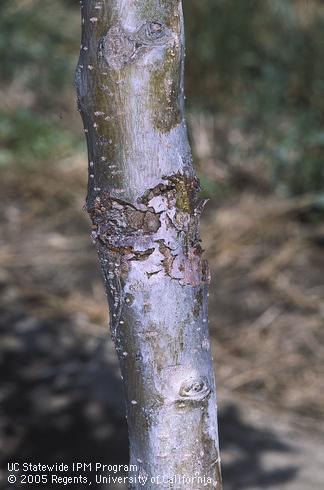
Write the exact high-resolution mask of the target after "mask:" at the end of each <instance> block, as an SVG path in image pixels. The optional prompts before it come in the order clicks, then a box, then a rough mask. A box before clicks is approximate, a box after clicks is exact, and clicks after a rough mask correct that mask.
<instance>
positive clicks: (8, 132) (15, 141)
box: [0, 109, 75, 165]
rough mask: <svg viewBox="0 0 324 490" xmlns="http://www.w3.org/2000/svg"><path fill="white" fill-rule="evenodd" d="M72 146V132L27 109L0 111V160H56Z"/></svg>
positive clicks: (34, 162) (32, 162)
mask: <svg viewBox="0 0 324 490" xmlns="http://www.w3.org/2000/svg"><path fill="white" fill-rule="evenodd" d="M73 146H75V141H74V140H73V137H72V134H71V133H70V132H68V131H64V130H63V129H62V128H60V127H58V125H57V123H56V124H55V122H54V121H50V120H49V119H48V118H44V117H42V116H39V115H37V114H35V113H33V112H32V111H31V110H29V109H20V110H18V111H16V112H0V147H1V148H3V149H2V150H1V149H0V164H1V165H5V164H10V163H12V162H13V161H15V162H18V163H20V164H21V165H35V164H39V162H42V161H48V160H54V159H55V160H57V159H59V158H60V157H62V156H63V155H66V154H68V153H70V152H71V148H72V147H73Z"/></svg>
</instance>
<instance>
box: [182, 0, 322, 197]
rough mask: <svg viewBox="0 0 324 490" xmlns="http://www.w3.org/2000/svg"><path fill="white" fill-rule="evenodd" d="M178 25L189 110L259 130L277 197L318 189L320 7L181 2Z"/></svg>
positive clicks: (257, 1) (261, 0)
mask: <svg viewBox="0 0 324 490" xmlns="http://www.w3.org/2000/svg"><path fill="white" fill-rule="evenodd" d="M185 17H186V26H187V67H186V69H187V94H188V102H189V104H190V107H191V109H195V110H197V109H199V110H201V111H212V112H214V113H215V112H216V113H224V114H227V115H228V118H229V124H231V118H234V117H235V119H236V120H237V119H241V121H242V125H243V126H244V127H245V129H246V131H247V132H250V133H253V132H255V131H260V130H261V131H262V133H263V137H264V140H263V148H264V152H265V159H266V160H267V162H268V167H269V168H270V169H271V172H272V175H273V178H274V183H275V185H276V186H277V187H278V188H280V189H281V190H283V191H284V192H286V193H287V192H288V193H293V194H295V193H302V192H306V191H314V190H319V189H320V188H323V185H324V171H323V167H324V165H323V159H324V144H323V140H324V132H323V131H324V127H323V126H324V125H323V119H324V118H323V116H324V63H323V53H324V6H323V4H322V3H321V2H318V1H315V0H308V1H304V0H295V1H293V0H272V1H270V0H269V1H266V0H246V1H244V2H242V1H239V0H214V1H213V2H210V1H209V0H200V1H199V2H195V1H187V2H185ZM188 60H189V61H188Z"/></svg>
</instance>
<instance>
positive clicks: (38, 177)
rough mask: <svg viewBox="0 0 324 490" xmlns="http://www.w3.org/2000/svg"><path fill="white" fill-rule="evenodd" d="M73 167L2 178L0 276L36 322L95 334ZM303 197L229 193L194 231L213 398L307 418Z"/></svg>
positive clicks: (98, 303) (321, 354)
mask: <svg viewBox="0 0 324 490" xmlns="http://www.w3.org/2000/svg"><path fill="white" fill-rule="evenodd" d="M85 169H86V164H85V161H84V160H83V158H78V157H75V158H74V159H73V160H71V161H70V162H63V163H61V164H60V165H58V166H53V167H50V166H48V167H46V168H45V169H44V170H42V172H40V171H38V172H37V171H36V170H29V171H27V170H25V171H23V170H21V169H20V170H19V171H18V169H17V171H16V172H13V169H11V170H3V171H2V175H1V194H2V210H1V215H0V219H1V227H2V233H1V241H0V276H1V277H0V279H1V282H2V283H5V284H6V287H7V295H9V296H8V297H10V298H11V299H12V295H15V294H16V295H17V298H18V299H17V301H25V302H27V303H28V304H31V305H32V311H33V315H35V316H36V317H38V318H46V317H55V315H58V314H60V315H65V316H67V317H68V318H70V322H71V324H73V325H75V326H77V328H78V329H80V332H81V331H82V333H86V334H87V335H90V336H102V335H106V332H105V330H104V327H105V326H106V324H107V312H106V303H105V294H104V291H103V287H102V284H101V278H100V274H99V270H98V265H97V258H96V254H95V250H94V249H93V247H92V245H91V243H90V239H89V238H88V235H89V223H88V220H87V218H86V215H85V213H84V212H83V210H82V206H83V204H84V192H85V191H84V190H85V182H86V175H85ZM312 200H314V197H312V196H308V197H307V198H303V199H299V200H295V201H293V200H290V201H287V200H282V201H280V200H278V199H277V198H275V197H274V196H271V195H270V196H268V197H266V198H263V197H260V196H257V195H253V194H251V193H249V194H247V193H241V194H239V195H238V196H237V197H235V198H233V200H232V201H231V202H226V203H225V204H223V205H222V206H221V207H219V208H218V209H217V210H210V211H209V213H208V214H207V215H206V217H205V221H204V222H203V225H202V234H203V238H204V247H205V248H206V249H207V250H208V255H209V261H210V264H211V268H212V273H213V283H212V288H211V297H210V312H211V315H210V317H211V325H212V332H213V336H214V339H215V340H214V351H215V363H216V369H217V375H218V384H219V386H220V388H221V390H220V391H222V390H226V392H231V393H233V394H234V395H235V394H237V395H239V396H242V397H246V398H249V399H251V400H253V401H254V402H255V403H258V404H261V405H263V406H265V405H266V406H267V407H270V408H271V409H279V410H281V412H283V411H286V413H288V414H294V415H296V416H298V417H300V418H305V419H309V420H311V421H316V420H318V419H319V418H323V416H324V409H323V407H324V395H323V393H324V390H323V379H324V378H323V374H324V372H323V371H324V362H323V359H324V333H323V316H324V285H323V279H322V274H323V270H324V257H323V251H322V248H321V246H320V245H318V244H317V243H315V242H316V240H315V237H317V238H318V236H319V235H320V234H321V233H322V230H321V227H320V225H314V224H310V223H306V224H305V223H302V222H301V221H300V219H299V213H300V211H301V210H303V211H305V210H307V209H310V207H311V203H312ZM18 292H19V294H18ZM10 295H11V296H10ZM4 300H5V299H4ZM13 304H14V302H12V301H9V300H8V308H10V307H12V306H10V305H13Z"/></svg>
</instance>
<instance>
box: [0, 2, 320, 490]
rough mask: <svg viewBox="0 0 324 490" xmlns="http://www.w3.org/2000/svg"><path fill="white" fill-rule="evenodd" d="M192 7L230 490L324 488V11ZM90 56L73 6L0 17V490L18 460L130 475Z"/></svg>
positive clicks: (191, 76) (213, 321)
mask: <svg viewBox="0 0 324 490" xmlns="http://www.w3.org/2000/svg"><path fill="white" fill-rule="evenodd" d="M184 9H185V18H186V29H187V58H186V93H187V101H186V103H187V117H188V122H189V126H190V136H191V142H192V146H193V151H194V156H195V162H196V168H197V172H198V173H199V176H200V179H201V184H202V194H203V196H205V197H207V198H209V199H210V201H209V205H208V206H207V210H206V212H205V214H204V218H203V222H202V236H203V240H204V248H205V249H206V253H207V255H208V258H209V261H210V266H211V270H212V284H211V294H210V328H211V335H212V339H213V348H214V362H215V370H216V374H217V381H218V398H219V412H220V420H219V424H220V442H221V449H222V458H223V477H224V490H239V489H249V490H254V489H263V488H267V489H274V488H275V489H277V490H278V489H289V490H292V489H294V490H310V489H312V490H317V489H318V490H320V489H321V488H323V485H324V468H323V461H322V460H321V455H322V456H323V448H322V440H323V419H324V381H323V380H324V378H323V374H324V331H323V323H324V280H323V279H324V254H323V252H324V221H323V218H324V163H323V160H324V63H323V56H324V5H323V2H322V1H320V0H317V1H316V0H271V1H270V0H269V1H267V0H244V1H242V0H199V1H197V0H184ZM79 43H80V19H79V2H78V1H77V0H55V1H53V0H1V3H0V58H1V74H0V89H1V92H0V106H1V111H0V145H1V148H0V190H1V210H0V223H1V235H0V288H1V298H0V309H1V314H0V334H1V343H0V363H1V370H0V377H1V387H0V401H1V405H0V410H1V411H0V445H1V446H0V458H1V473H0V487H1V488H4V489H5V488H7V486H6V485H7V484H6V477H7V472H6V464H7V462H8V461H13V460H14V461H26V460H27V461H41V462H44V463H45V462H51V461H64V462H67V463H68V462H71V461H103V462H105V463H114V462H117V463H127V461H128V447H127V446H128V441H127V428H126V424H125V418H124V409H123V401H122V393H121V386H120V377H119V373H118V369H117V364H116V358H115V354H114V349H113V346H112V344H111V340H110V337H109V334H108V329H107V324H108V313H107V308H106V300H105V294H104V289H103V284H102V281H101V277H100V272H99V267H98V263H97V256H96V252H95V249H94V247H93V246H92V244H91V242H90V239H89V233H90V226H89V221H88V218H87V216H86V213H85V212H84V211H83V205H84V202H85V193H86V178H87V162H86V150H85V142H84V138H83V133H82V127H81V121H80V118H79V114H78V113H77V111H76V104H75V93H74V85H73V83H74V82H73V79H74V68H75V65H76V62H77V58H78V52H79ZM321 451H322V452H321ZM8 488H9V487H8ZM10 488H13V487H12V486H11V487H10ZM38 488H40V486H38ZM80 488H81V486H80ZM98 488H101V487H100V486H98ZM102 488H103V487H102ZM105 488H107V486H105ZM109 488H122V487H120V486H119V487H117V486H114V487H113V486H111V487H109Z"/></svg>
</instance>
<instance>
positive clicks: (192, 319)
mask: <svg viewBox="0 0 324 490" xmlns="http://www.w3.org/2000/svg"><path fill="white" fill-rule="evenodd" d="M80 3H81V12H82V41H81V52H80V58H79V62H78V66H77V69H76V86H77V93H78V107H79V110H80V112H81V115H82V119H83V122H84V131H85V134H86V139H87V144H88V156H89V183H88V196H87V209H88V212H89V214H90V217H91V219H92V223H93V227H92V228H93V231H92V237H93V241H94V243H95V244H96V247H97V250H98V253H99V259H100V264H101V268H102V272H103V276H104V280H105V286H106V290H107V297H108V303H109V310H110V319H111V320H110V323H111V332H112V337H113V340H114V342H115V346H116V350H117V353H118V357H119V361H120V367H121V372H122V376H123V384H124V391H125V398H126V410H127V419H128V428H129V443H130V464H133V465H137V467H138V472H137V474H132V475H130V476H131V477H132V478H133V483H132V484H131V485H130V486H131V488H141V487H142V484H141V483H139V481H138V477H141V478H142V479H144V480H145V479H146V478H148V480H147V483H146V485H145V486H146V488H155V487H156V486H157V485H156V483H154V480H153V481H151V480H150V479H151V477H157V476H158V475H160V477H161V478H162V477H163V484H162V485H160V487H162V488H175V489H177V488H188V489H191V488H192V489H195V490H198V489H200V488H215V487H216V488H218V489H220V488H221V476H220V464H219V451H218V435H217V414H216V392H215V381H214V375H213V368H212V360H211V352H210V342H209V334H208V325H207V302H208V300H207V292H208V283H209V272H208V266H207V263H206V261H205V260H204V259H203V257H202V248H201V245H200V238H199V218H200V214H201V211H202V209H203V206H204V203H203V202H200V201H199V199H198V197H197V194H198V191H199V183H198V181H197V178H196V176H195V173H194V170H193V166H192V158H191V150H190V146H189V143H188V138H187V129H186V123H185V120H184V97H183V62H184V39H183V17H182V5H181V1H179V0H164V1H162V0H138V1H137V2H134V1H133V0H87V1H83V2H80ZM175 475H179V476H182V475H184V476H186V477H195V478H193V480H192V481H191V482H190V481H188V480H187V481H186V482H185V483H184V482H183V481H175V480H170V481H169V482H168V478H170V479H172V478H174V476H175ZM198 475H199V478H200V479H199V478H198ZM206 482H207V485H206Z"/></svg>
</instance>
